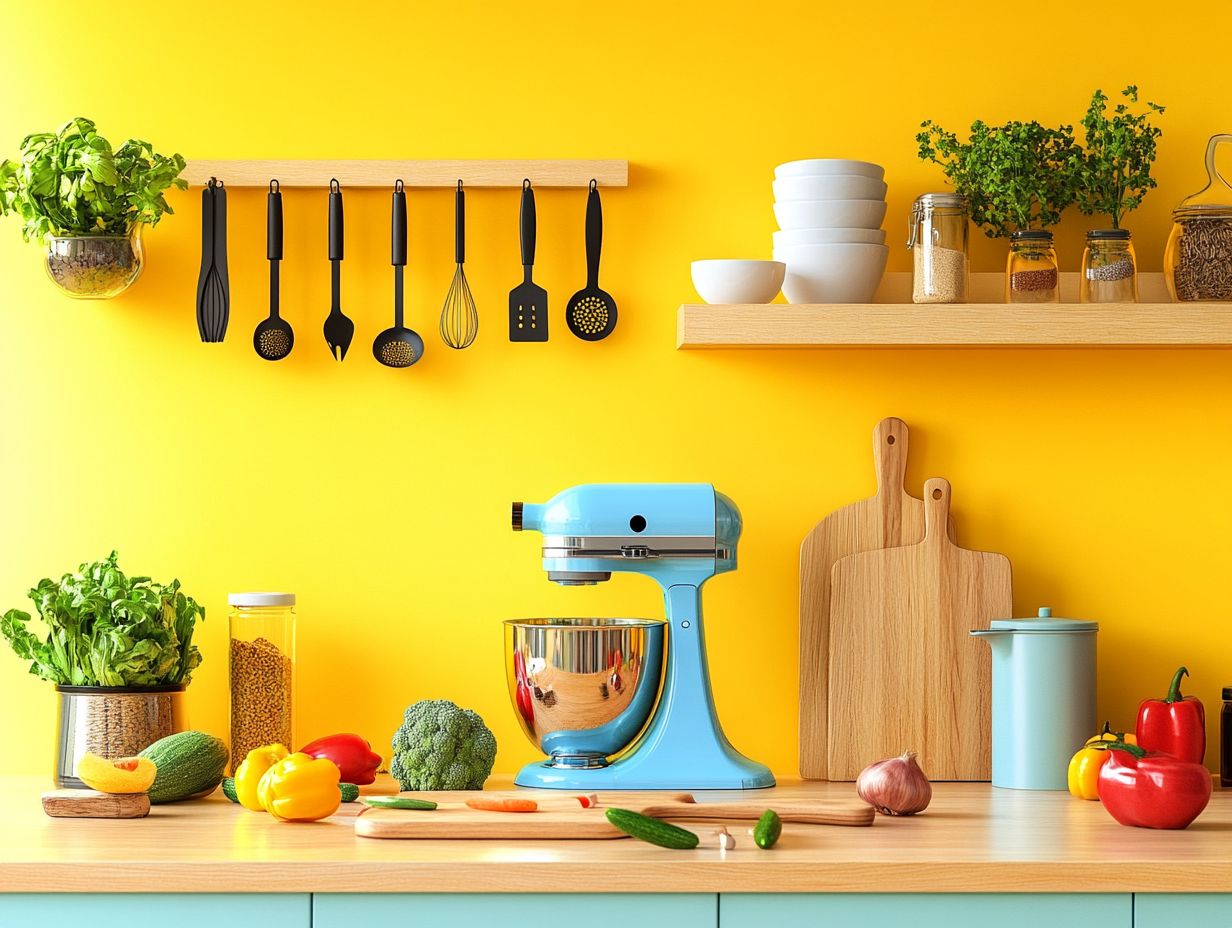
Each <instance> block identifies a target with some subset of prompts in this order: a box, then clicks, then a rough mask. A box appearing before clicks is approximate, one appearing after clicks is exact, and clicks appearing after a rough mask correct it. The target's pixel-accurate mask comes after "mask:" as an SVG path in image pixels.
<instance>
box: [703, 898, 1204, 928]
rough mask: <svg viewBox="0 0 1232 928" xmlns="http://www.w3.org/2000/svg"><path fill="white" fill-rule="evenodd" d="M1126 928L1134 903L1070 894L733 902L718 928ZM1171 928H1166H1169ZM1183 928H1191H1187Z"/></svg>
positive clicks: (722, 909) (725, 901)
mask: <svg viewBox="0 0 1232 928" xmlns="http://www.w3.org/2000/svg"><path fill="white" fill-rule="evenodd" d="M766 925H773V926H774V928H902V926H904V925H911V926H912V928H989V926H996V928H1039V926H1040V925H1046V926H1048V928H1091V926H1092V925H1098V926H1100V928H1133V903H1132V897H1131V896H1130V895H1129V894H1128V893H1123V894H1119V895H1105V894H1076V893H1005V894H997V895H989V894H982V893H980V894H977V893H887V894H877V895H868V894H863V893H808V894H792V895H778V894H769V893H768V894H761V893H755V894H749V895H744V894H734V895H726V894H725V895H723V896H721V897H720V898H719V928H765V926H766ZM1169 928H1171V926H1169ZM1186 928H1190V926H1186ZM1220 928H1227V926H1220Z"/></svg>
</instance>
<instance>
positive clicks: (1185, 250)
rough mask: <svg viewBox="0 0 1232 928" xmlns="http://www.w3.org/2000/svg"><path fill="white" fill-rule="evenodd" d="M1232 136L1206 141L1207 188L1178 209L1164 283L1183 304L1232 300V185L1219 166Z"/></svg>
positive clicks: (1189, 198)
mask: <svg viewBox="0 0 1232 928" xmlns="http://www.w3.org/2000/svg"><path fill="white" fill-rule="evenodd" d="M1228 143H1232V135H1213V136H1211V138H1210V140H1209V141H1208V142H1207V143H1206V186H1205V187H1203V188H1202V189H1201V190H1199V191H1198V192H1197V193H1195V194H1193V195H1192V196H1188V197H1186V198H1185V199H1183V200H1182V201H1181V202H1180V204H1179V205H1178V206H1177V208H1176V209H1174V210H1173V211H1172V234H1171V235H1169V236H1168V248H1167V251H1166V252H1165V253H1164V279H1165V280H1166V281H1167V283H1168V290H1169V292H1170V293H1171V294H1172V299H1174V300H1178V301H1180V302H1183V303H1189V302H1197V301H1209V300H1220V301H1226V300H1232V185H1229V184H1228V182H1227V181H1226V180H1225V179H1224V177H1223V175H1222V174H1220V173H1219V169H1218V168H1217V167H1216V166H1215V155H1216V154H1217V153H1218V151H1219V147H1220V146H1221V145H1225V144H1228Z"/></svg>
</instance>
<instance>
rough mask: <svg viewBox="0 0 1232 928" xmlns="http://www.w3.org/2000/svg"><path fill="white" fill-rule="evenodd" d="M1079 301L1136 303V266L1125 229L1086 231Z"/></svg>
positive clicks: (1131, 246) (1131, 243)
mask: <svg viewBox="0 0 1232 928" xmlns="http://www.w3.org/2000/svg"><path fill="white" fill-rule="evenodd" d="M1078 302H1080V303H1137V302H1138V265H1137V260H1136V259H1135V257H1134V243H1133V241H1132V240H1131V238H1130V234H1129V230H1128V229H1092V230H1091V231H1090V232H1088V233H1087V247H1086V248H1085V249H1084V250H1083V252H1082V276H1081V278H1080V280H1079V284H1078Z"/></svg>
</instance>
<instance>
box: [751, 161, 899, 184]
mask: <svg viewBox="0 0 1232 928" xmlns="http://www.w3.org/2000/svg"><path fill="white" fill-rule="evenodd" d="M805 174H861V175H863V176H864V177H871V178H872V179H873V180H885V168H883V167H882V166H881V165H879V164H873V163H872V162H871V161H852V160H851V159H849V158H805V159H804V160H803V161H788V162H787V163H786V164H780V165H779V166H778V167H777V168H775V169H774V176H775V177H777V178H783V177H801V176H803V175H805Z"/></svg>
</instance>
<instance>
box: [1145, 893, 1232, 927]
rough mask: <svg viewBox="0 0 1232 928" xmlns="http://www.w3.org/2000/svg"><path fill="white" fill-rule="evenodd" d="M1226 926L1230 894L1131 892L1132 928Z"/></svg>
mask: <svg viewBox="0 0 1232 928" xmlns="http://www.w3.org/2000/svg"><path fill="white" fill-rule="evenodd" d="M1178 925H1184V926H1185V928H1229V926H1232V894H1229V893H1138V894H1137V895H1135V896H1134V928H1176V926H1178Z"/></svg>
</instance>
